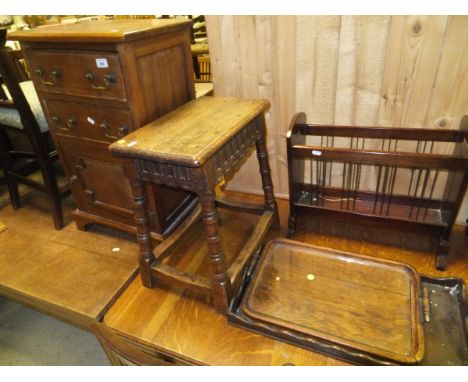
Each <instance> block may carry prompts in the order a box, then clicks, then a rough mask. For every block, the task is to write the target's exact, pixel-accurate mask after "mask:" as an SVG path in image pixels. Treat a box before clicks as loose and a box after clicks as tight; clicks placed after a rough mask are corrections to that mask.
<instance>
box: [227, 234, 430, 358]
mask: <svg viewBox="0 0 468 382" xmlns="http://www.w3.org/2000/svg"><path fill="white" fill-rule="evenodd" d="M251 269H252V268H251ZM250 272H251V270H250V271H249V270H247V274H246V277H245V279H244V282H245V283H248V286H247V288H246V289H245V293H243V292H242V291H239V293H238V295H237V296H236V298H235V299H234V300H233V303H232V305H231V313H230V314H229V321H230V322H231V323H233V324H235V325H238V326H242V327H246V328H248V329H251V330H254V331H257V332H260V333H263V334H267V335H270V336H273V337H275V338H279V339H282V340H285V341H287V342H290V343H293V344H297V345H300V346H303V347H306V348H309V349H312V350H315V351H320V352H323V353H326V354H329V355H333V356H336V357H339V358H342V359H345V360H347V361H351V362H354V363H358V364H384V365H387V364H417V363H419V362H420V361H421V359H422V357H423V353H424V341H423V330H422V325H421V322H420V320H421V317H422V315H421V309H420V300H421V299H420V289H421V287H420V280H419V276H418V275H417V273H416V272H415V270H414V269H413V268H412V267H410V266H408V265H405V264H401V263H396V262H392V261H386V260H377V259H373V258H370V257H365V256H360V255H359V256H358V255H353V254H350V253H344V252H339V251H334V250H330V249H326V248H319V247H314V246H311V245H307V244H302V243H298V242H295V241H290V240H284V239H279V240H274V241H271V242H269V243H268V244H267V245H266V247H265V249H264V250H263V252H262V253H261V255H260V259H259V262H258V264H257V266H256V267H255V271H254V272H253V275H252V276H251V281H250V282H249V278H250V277H249V273H250Z"/></svg>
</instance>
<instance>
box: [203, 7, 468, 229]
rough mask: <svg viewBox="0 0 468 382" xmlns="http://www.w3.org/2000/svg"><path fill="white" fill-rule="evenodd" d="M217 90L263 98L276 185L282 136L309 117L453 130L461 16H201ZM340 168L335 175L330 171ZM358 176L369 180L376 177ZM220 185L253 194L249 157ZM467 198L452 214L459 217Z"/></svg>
mask: <svg viewBox="0 0 468 382" xmlns="http://www.w3.org/2000/svg"><path fill="white" fill-rule="evenodd" d="M206 23H207V31H208V39H209V44H210V56H211V61H212V73H213V83H214V90H215V94H216V95H218V96H240V97H263V98H267V99H268V100H269V101H270V103H271V109H270V111H269V113H268V115H267V124H268V134H269V135H268V150H269V153H270V158H271V160H270V164H271V167H272V173H273V181H274V185H275V193H276V194H277V196H279V197H287V194H288V181H287V161H286V147H285V146H286V143H285V134H286V132H287V128H288V122H289V120H290V118H291V116H292V115H293V114H294V113H295V112H296V111H305V112H306V113H307V116H308V121H309V122H311V123H335V124H359V125H375V124H378V125H381V126H401V127H423V126H428V127H433V128H437V127H443V128H450V129H456V128H458V125H459V122H460V119H461V117H462V116H463V115H465V114H468V90H467V89H468V16H207V17H206ZM338 175H339V174H337V176H338ZM365 181H366V182H367V183H368V184H369V187H372V184H373V182H375V176H374V174H372V172H369V174H367V177H366V179H365ZM228 188H230V189H234V190H241V191H244V192H251V193H261V186H260V182H259V177H258V166H257V163H256V158H255V156H254V155H252V156H251V157H250V158H249V159H248V160H247V162H246V163H245V164H244V165H243V166H242V167H241V169H240V171H239V172H238V173H237V174H236V175H235V176H234V178H233V179H232V180H230V181H229V182H228ZM467 199H468V198H465V203H464V206H463V208H462V211H461V212H460V214H459V217H458V219H457V221H459V222H464V221H465V220H466V219H467V218H468V200H467Z"/></svg>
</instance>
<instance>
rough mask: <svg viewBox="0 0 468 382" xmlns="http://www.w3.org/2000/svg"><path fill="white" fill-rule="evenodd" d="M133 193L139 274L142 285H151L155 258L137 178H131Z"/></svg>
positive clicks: (144, 195) (142, 189)
mask: <svg viewBox="0 0 468 382" xmlns="http://www.w3.org/2000/svg"><path fill="white" fill-rule="evenodd" d="M130 184H131V187H132V193H133V208H134V213H133V215H134V218H135V223H136V228H137V240H138V243H139V244H140V254H139V263H140V275H141V281H142V283H143V285H144V286H145V287H147V288H152V287H153V282H152V280H151V273H150V269H151V264H152V263H153V261H154V260H155V257H154V255H153V243H152V242H151V236H150V228H149V219H148V214H147V213H146V192H145V188H144V185H143V183H142V182H141V181H140V180H139V179H137V178H133V179H131V182H130Z"/></svg>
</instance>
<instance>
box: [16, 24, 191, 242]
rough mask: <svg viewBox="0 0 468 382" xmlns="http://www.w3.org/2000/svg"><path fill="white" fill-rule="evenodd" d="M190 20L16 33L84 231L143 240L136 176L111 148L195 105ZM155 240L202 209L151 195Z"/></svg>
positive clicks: (153, 190) (159, 193)
mask: <svg viewBox="0 0 468 382" xmlns="http://www.w3.org/2000/svg"><path fill="white" fill-rule="evenodd" d="M190 27H191V22H190V21H186V20H112V21H93V22H85V23H78V24H72V25H60V26H52V27H44V28H38V29H33V30H29V31H18V32H15V33H12V34H11V35H10V36H9V38H10V39H12V40H19V41H20V43H21V47H22V49H23V51H24V54H25V57H26V59H27V61H28V64H29V67H30V70H31V76H32V79H33V81H34V86H35V88H36V90H37V92H38V94H39V98H40V100H41V103H42V106H43V109H44V111H45V114H46V118H47V121H48V124H49V129H50V131H51V132H52V136H53V138H54V142H55V144H56V146H57V149H58V151H59V155H60V158H61V161H62V164H63V166H64V168H65V171H66V174H67V176H68V178H69V180H70V184H71V188H72V192H73V196H74V199H75V201H76V204H77V209H76V211H75V212H74V218H75V221H76V223H77V225H78V227H79V228H80V229H85V228H86V225H87V224H88V223H93V222H94V223H100V224H105V225H108V226H111V227H114V228H118V229H121V230H124V231H128V232H136V230H135V224H134V220H133V209H132V205H133V202H132V195H131V188H130V183H129V180H128V174H127V173H126V172H128V171H133V169H132V168H131V167H130V168H127V167H126V168H125V169H124V167H123V163H122V161H121V160H120V159H118V158H113V157H112V156H111V154H110V152H109V151H108V146H109V144H110V143H112V142H113V141H115V140H117V139H120V138H121V137H123V136H125V135H126V134H127V133H129V132H131V131H133V130H135V129H137V128H139V127H141V126H143V125H145V124H146V123H148V122H150V121H152V120H154V119H156V118H157V117H159V116H161V115H163V114H165V113H167V112H169V111H171V110H173V109H175V108H177V107H179V106H180V105H182V104H184V103H186V102H188V101H190V100H191V99H193V98H194V97H195V90H194V84H193V68H192V59H191V51H190ZM147 192H148V195H149V203H148V205H149V210H150V212H149V215H150V223H151V235H152V237H153V238H155V239H161V238H163V237H164V236H165V235H166V234H168V233H169V232H170V231H171V228H172V227H174V226H175V225H176V224H177V222H178V221H180V219H182V218H183V217H184V216H185V215H186V214H187V213H188V212H190V210H191V208H192V207H193V206H194V204H195V202H196V201H195V196H194V195H193V194H191V193H188V192H186V191H180V190H173V189H169V188H166V187H162V186H148V189H147Z"/></svg>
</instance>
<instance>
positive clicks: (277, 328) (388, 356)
mask: <svg viewBox="0 0 468 382" xmlns="http://www.w3.org/2000/svg"><path fill="white" fill-rule="evenodd" d="M280 245H281V246H287V247H291V246H293V247H295V248H297V247H301V248H304V249H306V250H309V251H310V250H311V249H312V250H318V251H320V252H322V253H323V254H325V255H327V256H336V255H338V256H340V257H348V258H349V257H351V258H354V259H357V260H359V261H361V262H362V261H368V262H370V263H377V264H379V265H383V266H385V267H389V268H398V269H400V270H403V271H404V272H405V273H406V274H407V275H408V278H409V281H410V285H411V290H410V309H411V319H410V323H411V351H410V353H409V354H408V355H405V354H398V353H393V352H390V351H385V350H383V349H377V351H376V348H375V347H372V346H369V345H365V344H358V343H356V342H353V341H350V340H346V339H340V340H338V339H337V337H336V336H332V335H328V334H325V333H320V332H317V331H314V330H310V331H308V332H305V331H304V330H301V328H300V327H299V326H298V325H290V326H287V327H285V326H281V325H280V324H278V321H281V320H274V319H273V320H268V319H267V318H266V317H265V315H262V314H261V313H256V312H252V311H250V310H249V308H248V306H247V299H248V297H249V295H250V294H251V292H252V290H253V289H254V288H255V285H256V280H257V276H258V274H259V272H260V269H261V268H262V264H263V262H264V261H265V259H266V257H267V256H268V254H269V253H270V251H271V250H272V249H273V247H275V246H280ZM420 298H421V280H420V277H419V275H418V273H417V272H416V270H415V269H414V268H413V267H412V266H410V265H408V264H404V263H400V262H397V261H393V260H386V259H380V258H374V257H371V256H366V255H360V254H355V253H351V252H345V251H340V250H335V249H331V248H326V247H320V246H316V245H311V244H307V243H302V242H297V241H293V240H288V239H283V238H277V239H273V240H271V241H270V242H268V243H267V244H266V245H265V247H264V249H263V250H262V252H261V254H260V256H259V260H258V263H257V264H256V266H255V270H254V272H253V274H252V276H251V280H250V282H249V284H248V285H247V288H246V290H245V292H244V293H243V298H242V301H240V302H239V307H238V308H239V309H238V310H239V311H240V313H241V314H242V315H243V316H244V317H243V321H244V324H248V326H249V327H251V326H252V325H253V326H254V327H255V321H258V322H259V323H260V324H263V325H269V326H271V331H273V332H280V333H283V335H286V336H290V337H297V338H298V337H302V338H303V339H306V338H307V337H311V338H313V339H314V340H315V341H318V342H320V341H325V342H326V343H328V344H329V345H330V346H332V347H333V346H334V345H337V346H338V347H343V349H347V350H348V351H350V350H351V351H354V352H358V353H359V352H363V353H365V354H366V355H370V356H371V358H375V357H377V359H380V358H382V359H385V360H389V361H390V362H396V363H399V364H416V363H418V362H420V361H421V360H422V358H423V356H424V331H423V326H422V323H421V312H420ZM253 329H254V330H255V328H253ZM264 329H266V330H267V331H270V330H268V328H264ZM272 334H273V335H274V333H272ZM280 337H281V338H283V336H281V335H280ZM293 340H294V338H292V339H289V341H290V342H292V343H294V341H293ZM356 345H357V346H356ZM344 359H346V358H344ZM387 364H388V363H387Z"/></svg>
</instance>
